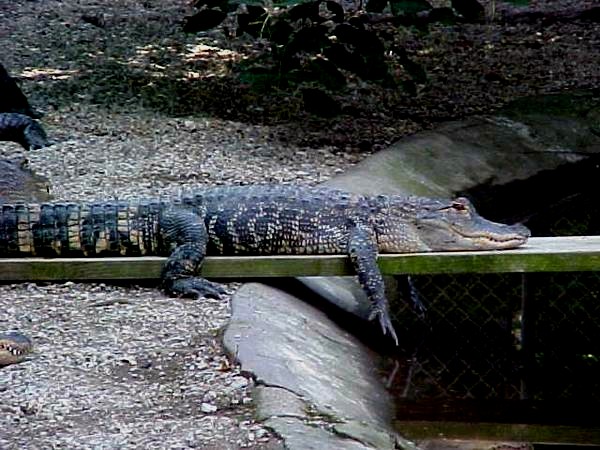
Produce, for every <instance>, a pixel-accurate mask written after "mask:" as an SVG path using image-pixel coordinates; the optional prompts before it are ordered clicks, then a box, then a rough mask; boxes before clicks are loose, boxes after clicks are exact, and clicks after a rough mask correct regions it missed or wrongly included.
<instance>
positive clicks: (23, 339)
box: [0, 332, 33, 367]
mask: <svg viewBox="0 0 600 450" xmlns="http://www.w3.org/2000/svg"><path fill="white" fill-rule="evenodd" d="M31 351H33V343H32V342H31V339H29V338H28V337H27V336H25V335H24V334H21V333H17V332H10V333H2V334H0V367H2V366H8V365H9V364H15V363H19V362H21V361H23V360H24V359H25V357H26V356H27V354H29V353H31Z"/></svg>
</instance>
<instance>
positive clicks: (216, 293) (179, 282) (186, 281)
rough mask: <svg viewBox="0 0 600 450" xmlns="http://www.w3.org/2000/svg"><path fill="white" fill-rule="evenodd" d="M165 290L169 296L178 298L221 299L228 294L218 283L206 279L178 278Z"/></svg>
mask: <svg viewBox="0 0 600 450" xmlns="http://www.w3.org/2000/svg"><path fill="white" fill-rule="evenodd" d="M165 290H166V291H167V293H168V294H171V295H174V296H176V297H188V298H200V297H206V298H216V299H220V298H221V295H224V294H226V293H227V291H226V290H225V289H224V288H223V287H222V286H221V285H219V284H218V283H213V282H211V281H208V280H205V279H204V278H178V279H176V280H173V281H171V282H169V283H168V284H167V287H166V288H165Z"/></svg>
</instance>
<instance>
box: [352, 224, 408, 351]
mask: <svg viewBox="0 0 600 450" xmlns="http://www.w3.org/2000/svg"><path fill="white" fill-rule="evenodd" d="M348 254H349V255H350V259H351V260H352V264H353V265H354V269H355V270H356V274H357V275H358V282H359V283H360V285H361V286H362V288H363V290H364V291H365V293H366V294H367V298H368V299H369V301H370V302H371V314H370V317H369V319H370V320H373V319H375V318H377V319H379V324H380V325H381V329H382V330H383V334H386V333H388V332H389V333H390V336H391V337H392V339H394V341H395V342H396V345H398V337H397V336H396V331H395V330H394V326H393V325H392V321H391V319H390V314H389V311H388V302H387V299H386V297H385V285H384V283H383V276H382V275H381V271H380V270H379V267H378V266H377V246H376V244H375V243H374V242H373V239H372V238H371V236H370V233H369V231H368V229H366V228H365V227H364V226H361V225H356V226H354V227H353V228H351V229H350V236H349V241H348Z"/></svg>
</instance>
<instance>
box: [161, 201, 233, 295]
mask: <svg viewBox="0 0 600 450" xmlns="http://www.w3.org/2000/svg"><path fill="white" fill-rule="evenodd" d="M160 230H161V232H162V234H163V237H164V239H165V241H166V242H167V243H172V244H175V245H176V247H175V250H174V251H173V253H171V255H170V256H169V258H168V259H167V262H166V263H165V266H164V267H163V270H162V280H163V287H164V289H165V291H166V292H167V293H168V294H170V295H174V296H177V297H194V298H197V297H212V298H220V296H221V294H224V293H225V290H224V289H223V288H222V287H221V286H219V285H218V284H217V283H211V282H210V281H208V280H205V279H204V278H200V277H197V276H196V274H197V273H198V271H199V270H200V267H201V266H202V262H203V261H204V256H205V255H206V244H207V243H208V234H207V231H206V227H205V225H204V221H203V220H202V217H200V216H199V215H198V214H196V213H195V212H193V211H190V210H186V209H183V208H176V209H171V210H167V211H166V212H164V213H163V215H162V217H161V221H160Z"/></svg>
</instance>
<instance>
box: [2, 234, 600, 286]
mask: <svg viewBox="0 0 600 450" xmlns="http://www.w3.org/2000/svg"><path fill="white" fill-rule="evenodd" d="M164 260H165V258H160V257H144V258H53V259H43V258H10V259H9V258H5V259H0V280H2V281H23V280H31V281H52V280H106V279H118V280H147V279H156V278H158V277H159V275H160V268H161V265H162V263H163V262H164ZM379 264H380V267H381V270H382V272H383V273H384V274H386V275H394V274H424V273H471V272H475V273H494V272H568V271H600V236H581V237H580V236H577V237H561V238H532V239H531V240H530V242H529V243H528V244H527V245H526V246H524V247H521V248H518V249H514V250H502V251H490V252H440V253H415V254H398V255H396V254H388V255H381V256H380V258H379ZM201 273H202V275H203V276H205V277H209V278H210V277H212V278H245V277H286V276H336V275H350V274H352V273H353V272H352V267H351V266H350V264H349V261H348V258H347V257H345V256H341V255H321V256H244V257H238V256H218V257H208V258H206V261H205V263H204V267H203V268H202V272H201Z"/></svg>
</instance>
